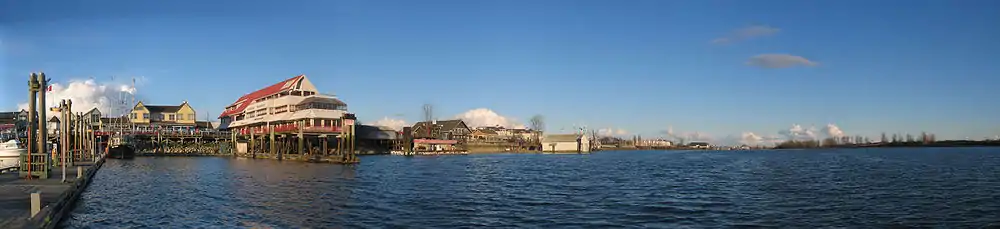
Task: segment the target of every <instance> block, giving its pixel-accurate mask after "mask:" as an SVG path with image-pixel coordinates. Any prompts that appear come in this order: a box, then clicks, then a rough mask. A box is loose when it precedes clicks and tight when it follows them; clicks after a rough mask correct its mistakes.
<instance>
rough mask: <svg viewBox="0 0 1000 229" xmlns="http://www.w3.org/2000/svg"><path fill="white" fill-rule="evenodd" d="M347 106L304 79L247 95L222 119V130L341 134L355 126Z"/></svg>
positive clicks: (297, 78)
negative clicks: (344, 128) (343, 130)
mask: <svg viewBox="0 0 1000 229" xmlns="http://www.w3.org/2000/svg"><path fill="white" fill-rule="evenodd" d="M345 117H346V118H348V119H353V114H349V113H347V104H346V103H344V102H343V101H340V100H339V99H337V98H336V97H333V96H331V95H324V94H320V93H319V92H318V90H316V86H315V85H313V84H312V82H310V81H309V79H308V78H306V76H305V75H300V76H296V77H292V78H290V79H286V80H284V81H281V82H280V83H277V84H274V85H271V86H268V87H265V88H263V89H260V90H257V91H255V92H253V93H250V94H247V95H244V96H243V97H240V98H239V99H237V100H236V102H233V103H232V104H230V105H229V106H227V107H226V109H225V110H224V111H223V112H222V114H221V115H219V119H220V120H221V125H220V127H219V128H220V129H227V130H231V131H236V132H237V133H238V134H250V133H258V134H259V133H268V132H270V131H271V129H273V130H274V132H278V133H282V132H284V133H289V132H298V131H299V130H300V129H301V130H302V131H303V132H308V133H339V132H340V130H341V126H342V124H344V125H350V124H353V120H348V121H346V122H345V121H343V119H344V118H345Z"/></svg>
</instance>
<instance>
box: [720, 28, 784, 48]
mask: <svg viewBox="0 0 1000 229" xmlns="http://www.w3.org/2000/svg"><path fill="white" fill-rule="evenodd" d="M780 31H781V29H778V28H774V27H771V26H767V25H754V26H747V27H743V28H740V29H736V30H733V31H732V32H730V33H729V35H726V36H724V37H719V38H715V39H713V40H712V43H714V44H729V43H733V42H738V41H743V40H748V39H752V38H757V37H764V36H770V35H774V34H777V33H778V32H780Z"/></svg>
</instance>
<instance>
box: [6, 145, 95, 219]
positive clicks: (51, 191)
mask: <svg viewBox="0 0 1000 229" xmlns="http://www.w3.org/2000/svg"><path fill="white" fill-rule="evenodd" d="M92 164H93V163H90V162H82V163H77V165H79V166H83V167H84V168H83V169H84V171H87V169H89V168H90V167H91V165H92ZM66 170H67V171H66V183H62V182H61V181H62V167H54V168H53V169H52V173H51V174H52V177H50V178H49V179H44V180H38V179H35V180H25V179H20V178H18V174H17V173H16V172H11V173H3V174H0V228H11V229H13V228H25V227H33V226H37V225H33V223H32V222H31V221H29V219H28V217H29V215H30V214H31V213H30V207H31V198H30V195H31V193H32V192H35V191H40V192H41V193H42V208H43V209H44V208H45V206H47V205H50V204H53V203H55V202H56V201H58V200H59V197H61V196H62V195H63V193H64V192H66V191H68V190H69V189H70V186H71V185H72V184H73V182H76V167H66ZM43 213H44V212H43ZM43 213H39V214H40V215H41V214H43Z"/></svg>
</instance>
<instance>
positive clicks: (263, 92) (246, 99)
mask: <svg viewBox="0 0 1000 229" xmlns="http://www.w3.org/2000/svg"><path fill="white" fill-rule="evenodd" d="M305 78H306V75H298V76H296V77H292V78H289V79H286V80H284V81H281V82H279V83H276V84H274V85H271V86H268V87H265V88H263V89H260V90H257V91H255V92H253V93H250V94H246V95H243V96H242V97H240V98H239V99H237V100H236V102H233V103H232V104H230V105H229V106H233V105H236V109H233V110H226V111H224V112H222V114H219V118H222V117H226V116H230V115H232V114H238V113H240V112H243V110H244V109H246V108H247V106H250V103H251V102H253V101H254V100H256V99H259V98H263V97H267V96H270V95H273V94H277V93H279V92H282V91H285V90H288V89H292V88H297V87H298V86H299V84H301V82H302V80H303V79H305ZM229 106H226V107H229Z"/></svg>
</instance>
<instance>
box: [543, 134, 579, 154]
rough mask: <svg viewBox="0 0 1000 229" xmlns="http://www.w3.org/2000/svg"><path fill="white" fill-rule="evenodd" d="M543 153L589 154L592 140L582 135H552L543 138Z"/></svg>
mask: <svg viewBox="0 0 1000 229" xmlns="http://www.w3.org/2000/svg"><path fill="white" fill-rule="evenodd" d="M542 152H552V153H589V152H590V139H588V138H587V136H584V135H582V134H551V135H546V136H545V137H544V138H542Z"/></svg>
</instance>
